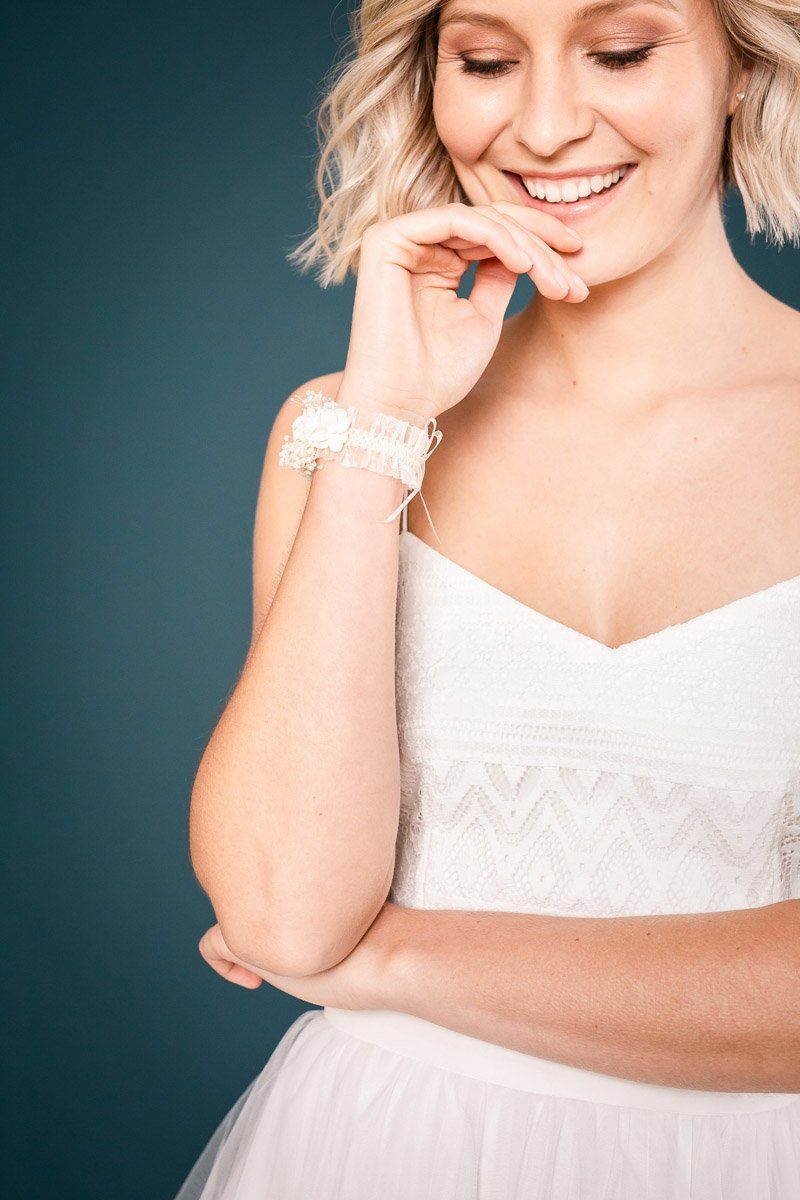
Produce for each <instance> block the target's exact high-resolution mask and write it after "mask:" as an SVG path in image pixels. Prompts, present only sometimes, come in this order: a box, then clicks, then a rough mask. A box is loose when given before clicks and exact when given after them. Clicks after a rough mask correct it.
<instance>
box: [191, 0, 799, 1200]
mask: <svg viewBox="0 0 800 1200" xmlns="http://www.w3.org/2000/svg"><path fill="white" fill-rule="evenodd" d="M353 34H354V39H353V40H354V47H353V53H352V55H350V56H349V58H347V59H345V60H344V61H343V63H342V64H341V66H340V67H339V68H337V72H336V77H335V79H334V80H332V82H331V87H330V89H329V91H328V94H327V96H326V98H325V100H324V102H323V104H322V107H321V109H320V113H319V116H320V125H321V129H322V130H323V134H324V137H323V145H322V155H321V158H320V162H319V171H318V175H317V185H318V189H319V192H320V196H321V200H322V204H321V209H320V213H319V219H318V222H317V224H316V227H315V229H314V231H313V233H312V234H311V235H309V237H308V238H307V239H306V240H305V242H303V243H302V245H301V246H300V247H298V249H297V250H296V251H295V252H294V253H293V256H292V257H293V261H295V262H296V263H298V264H299V265H301V266H303V267H306V268H308V267H311V266H314V265H316V266H318V267H319V275H318V278H319V281H320V283H321V284H322V285H324V286H327V285H328V284H330V283H335V282H340V281H341V280H343V279H344V278H345V277H346V275H347V272H348V270H353V272H354V273H355V274H356V276H357V284H356V296H355V305H354V312H353V321H352V328H351V333H350V342H349V347H348V352H347V357H346V362H345V367H344V370H343V371H342V372H338V373H335V374H332V375H329V376H324V377H321V378H316V379H313V380H309V381H307V383H306V384H304V385H301V387H300V388H298V390H297V393H295V394H293V395H292V396H291V397H289V398H287V400H286V402H285V403H284V404H283V406H282V407H281V409H280V412H279V413H278V416H277V418H276V421H275V424H274V427H273V430H272V433H271V436H270V438H269V443H268V446H267V451H266V461H265V468H264V475H263V480H262V486H261V492H260V495H259V501H258V507H257V516H256V530H255V566H254V580H255V583H254V620H253V637H252V644H251V647H250V651H249V654H248V656H247V660H246V663H245V665H244V668H243V671H242V673H241V677H240V679H239V680H238V682H237V685H236V688H235V690H234V691H233V694H232V695H231V698H230V701H229V703H228V705H227V708H226V710H225V712H224V714H223V716H222V719H221V720H220V722H219V725H218V727H217V728H216V730H215V732H214V735H213V737H212V739H211V741H210V743H209V746H208V748H207V750H206V752H205V755H204V757H203V760H202V762H201V765H200V769H199V772H198V776H197V780H196V783H195V787H194V791H193V796H192V814H191V846H192V858H193V863H194V867H195V870H196V873H197V876H198V879H199V880H200V882H201V884H202V885H203V887H204V888H205V889H206V891H207V892H208V895H209V897H210V899H211V901H212V903H213V906H214V910H215V914H216V916H217V918H218V924H217V925H215V926H213V927H212V928H211V929H210V930H209V931H208V932H207V933H206V934H205V935H204V937H203V939H202V940H201V943H200V950H201V953H202V954H203V956H204V957H205V958H206V959H207V961H208V962H209V963H210V964H211V965H212V966H213V967H214V968H215V969H216V970H218V971H219V972H221V973H222V974H223V975H225V976H226V977H227V978H229V979H230V980H231V981H232V982H234V983H238V984H241V985H242V986H245V987H255V986H258V985H259V984H260V983H261V982H262V980H266V981H268V982H269V983H270V984H271V985H273V986H274V987H277V988H279V989H281V990H283V991H285V992H287V993H289V994H291V995H293V996H296V997H299V998H300V999H302V1000H304V1001H306V1002H308V1003H310V1004H312V1005H317V1006H320V1007H317V1008H311V1009H309V1011H307V1012H304V1013H303V1014H302V1015H301V1016H300V1017H299V1018H298V1019H297V1020H296V1021H295V1022H294V1023H293V1025H292V1026H291V1028H290V1029H289V1030H288V1031H287V1032H286V1034H285V1035H284V1037H283V1038H282V1040H281V1041H280V1043H279V1045H278V1046H277V1048H276V1049H275V1051H274V1053H273V1055H272V1057H271V1058H270V1060H269V1061H268V1063H267V1064H266V1066H265V1067H264V1070H263V1071H262V1073H261V1074H260V1075H259V1076H258V1077H257V1078H256V1079H254V1080H253V1082H252V1083H251V1085H250V1086H249V1087H248V1089H247V1090H246V1092H245V1093H244V1094H243V1095H242V1096H241V1098H240V1099H239V1101H238V1102H237V1104H236V1105H235V1106H234V1108H233V1109H232V1110H231V1111H230V1112H229V1113H228V1114H227V1116H226V1117H225V1118H224V1120H223V1121H222V1123H221V1124H220V1126H219V1128H218V1129H217V1131H216V1133H214V1134H213V1136H212V1137H211V1140H210V1141H209V1142H208V1144H207V1146H206V1148H205V1150H204V1151H203V1152H202V1154H201V1155H200V1157H199V1159H198V1160H197V1162H196V1164H195V1166H194V1167H193V1169H192V1171H191V1173H190V1175H189V1177H188V1178H187V1179H186V1182H185V1183H184V1185H183V1187H182V1189H181V1191H180V1193H179V1197H180V1200H233V1198H234V1197H235V1198H236V1200H256V1198H258V1200H266V1198H270V1200H311V1198H312V1197H313V1200H333V1198H334V1197H335V1198H336V1200H423V1198H428V1200H479V1198H481V1200H488V1198H491V1200H568V1198H569V1200H573V1198H577V1197H579V1196H580V1197H583V1198H584V1200H601V1198H602V1200H645V1198H646V1200H679V1198H680V1200H688V1198H692V1200H797V1198H798V1196H800V315H798V313H797V312H796V311H794V310H793V309H792V308H790V307H788V306H787V305H785V304H782V303H780V302H779V301H778V300H777V299H775V298H774V297H772V296H771V295H769V294H768V293H767V292H766V291H764V290H763V289H762V288H760V287H759V286H758V285H757V284H756V283H754V282H753V281H752V280H751V279H750V278H748V276H747V275H746V274H745V272H744V271H743V270H742V269H741V268H740V267H739V265H738V264H737V262H736V260H735V258H734V256H733V254H732V252H731V248H730V246H729V244H728V241H727V238H726V235H725V228H724V223H723V210H722V206H721V201H722V197H723V189H724V187H725V185H727V184H732V185H735V186H736V187H737V188H738V189H739V191H740V193H741V196H742V199H743V202H744V208H745V211H746V216H747V221H748V227H749V229H750V231H751V232H757V231H764V232H766V233H767V235H768V236H769V238H770V239H771V240H772V241H773V242H774V243H776V244H778V243H781V242H783V241H785V240H786V238H787V237H788V238H790V239H791V240H792V241H794V242H797V241H798V239H799V238H800V9H799V8H798V6H797V3H796V2H793V3H788V4H787V3H783V2H782V0H647V2H641V0H640V2H637V3H631V2H630V0H613V2H612V3H600V4H597V3H590V4H588V5H587V6H585V7H581V8H580V9H579V8H578V7H577V5H576V3H575V0H539V2H537V3H535V4H534V3H531V2H530V0H446V2H445V3H444V4H441V5H439V4H434V3H431V2H430V0H365V2H364V3H363V4H362V5H361V8H360V10H359V12H358V15H357V18H354V25H353ZM472 263H475V264H477V265H476V269H475V277H474V283H473V284H472V287H471V290H469V293H468V294H466V295H464V296H459V295H458V294H457V291H458V288H459V285H460V283H461V281H462V278H463V275H464V272H465V271H466V269H467V268H468V267H469V265H470V264H472ZM523 273H527V274H528V275H529V276H530V278H531V279H532V280H533V282H534V283H535V285H536V290H535V293H534V295H533V298H532V300H531V302H530V303H529V304H528V306H527V307H526V308H524V309H523V310H522V311H521V312H519V313H518V314H517V315H516V316H514V317H513V318H510V319H506V318H505V313H506V310H507V307H508V303H509V300H510V298H511V295H512V292H513V290H514V287H515V283H516V281H517V278H518V276H519V275H520V274H523ZM562 276H563V279H562ZM309 389H310V390H311V392H312V393H321V394H322V395H323V396H324V397H329V398H330V399H332V400H337V401H338V404H340V405H342V406H343V407H345V408H347V407H350V406H352V407H354V408H356V409H357V410H360V411H361V412H362V413H364V414H366V415H367V416H368V417H369V416H371V415H374V414H376V413H383V414H388V415H389V416H394V417H395V418H397V419H398V420H403V421H407V422H408V423H409V424H416V425H417V426H418V427H419V428H428V426H427V425H426V422H428V421H429V418H431V417H435V418H437V421H438V429H439V430H441V432H442V439H441V444H440V446H439V447H438V448H437V449H436V451H435V453H433V454H432V455H431V456H430V458H429V460H428V461H427V465H426V468H425V487H424V492H425V501H426V503H427V509H428V511H429V514H430V516H431V517H432V518H433V522H432V523H429V520H428V513H426V511H425V509H424V507H423V504H422V497H421V495H415V496H414V498H413V500H412V501H411V503H410V504H409V505H408V506H407V507H406V508H404V509H403V510H402V512H401V515H400V517H399V519H398V518H397V517H395V518H393V519H392V520H391V521H388V522H387V521H386V520H385V517H386V516H387V514H389V513H391V511H392V509H393V508H396V507H397V506H398V502H399V501H400V500H401V499H402V497H403V494H404V488H403V486H402V485H401V483H400V482H399V481H398V480H397V479H395V478H391V477H389V476H386V475H381V474H380V473H377V472H376V471H372V470H359V469H353V468H352V467H350V466H346V465H344V464H343V463H341V462H335V461H330V462H326V463H325V464H324V469H323V470H321V471H319V470H314V471H312V473H311V475H310V478H309V477H304V476H303V475H302V474H301V473H300V472H298V471H292V470H285V469H284V470H281V469H280V468H281V466H282V465H283V466H285V465H286V464H285V463H282V462H280V461H279V454H280V451H281V447H282V446H283V445H284V439H285V438H288V437H289V436H290V434H291V432H292V422H293V420H294V418H295V417H296V416H297V414H298V411H299V410H298V407H297V402H298V396H301V395H304V394H306V391H307V390H309ZM434 424H436V422H434ZM406 498H408V496H407V497H406Z"/></svg>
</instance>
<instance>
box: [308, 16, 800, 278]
mask: <svg viewBox="0 0 800 1200" xmlns="http://www.w3.org/2000/svg"><path fill="white" fill-rule="evenodd" d="M711 4H712V5H713V7H714V12H715V14H716V18H717V20H718V22H719V24H720V26H721V28H722V29H723V30H724V32H725V33H726V35H727V43H728V48H729V61H730V63H731V67H732V68H733V67H734V66H739V65H747V66H749V67H752V75H751V76H750V79H749V82H748V84H747V96H746V99H745V101H744V102H743V103H742V104H740V105H739V106H738V107H737V108H736V110H735V111H734V113H733V114H732V115H730V116H728V118H727V119H726V123H725V136H724V142H723V151H722V159H721V163H720V174H719V198H720V204H722V201H723V199H724V195H725V188H726V187H727V186H728V185H729V184H732V185H734V186H735V187H737V188H738V190H739V192H740V194H741V196H742V200H743V204H744V209H745V214H746V220H747V229H748V231H749V233H750V235H751V238H752V237H753V236H754V235H755V234H756V233H760V232H764V231H766V235H767V239H768V241H772V242H773V243H775V244H782V243H783V241H784V240H785V239H786V238H787V237H788V238H790V239H791V240H792V241H793V242H800V0H711ZM440 8H441V4H440V3H439V0H362V3H361V5H360V7H359V9H358V10H357V11H355V12H351V13H349V14H348V23H349V29H350V36H349V39H348V42H349V45H347V47H346V50H345V53H344V55H343V57H342V58H341V60H340V61H338V62H335V63H334V65H333V66H332V67H331V69H330V70H329V71H328V73H327V75H326V78H325V80H324V81H323V85H322V100H321V101H320V102H319V103H318V105H317V107H316V125H317V129H316V133H317V140H318V143H319V149H320V155H319V159H318V162H317V168H316V173H315V179H314V182H315V186H316V192H317V196H318V198H319V201H320V208H319V213H318V216H317V222H316V226H315V227H314V228H313V229H312V231H311V232H310V233H308V234H307V235H306V236H305V237H304V238H303V240H302V241H301V242H300V244H299V245H298V246H296V247H295V248H294V249H293V250H291V251H290V252H289V254H287V256H286V257H287V261H288V262H290V263H291V264H292V265H295V266H297V267H298V268H299V269H300V270H301V271H306V270H309V269H310V268H312V267H314V266H317V265H318V264H321V267H320V270H319V271H318V272H317V274H316V279H317V282H318V283H319V284H320V286H321V287H328V286H329V284H331V283H342V282H343V281H344V280H345V278H346V277H347V273H348V271H350V270H352V271H353V274H356V273H357V267H358V256H359V249H360V244H361V238H362V235H363V233H364V230H365V229H366V228H367V227H368V226H369V225H371V224H373V223H374V222H375V221H382V220H386V219H388V218H390V217H396V216H400V215H401V214H402V213H406V212H412V211H414V210H415V209H418V208H431V207H434V206H437V205H442V204H448V203H451V202H453V201H458V202H461V203H464V204H468V203H469V200H468V197H467V196H466V195H465V194H464V191H463V189H462V187H461V184H460V183H459V180H458V178H457V176H456V173H455V170H454V168H453V164H452V160H451V159H450V156H449V154H448V153H447V151H446V150H445V148H444V146H443V145H442V143H441V141H440V140H439V136H438V134H437V131H436V126H435V124H434V120H433V81H434V77H435V71H436V60H437V47H438V20H439V10H440Z"/></svg>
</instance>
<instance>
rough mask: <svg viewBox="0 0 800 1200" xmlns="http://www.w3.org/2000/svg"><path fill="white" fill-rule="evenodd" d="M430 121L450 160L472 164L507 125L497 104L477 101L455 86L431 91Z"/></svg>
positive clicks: (504, 116) (490, 100) (488, 100)
mask: <svg viewBox="0 0 800 1200" xmlns="http://www.w3.org/2000/svg"><path fill="white" fill-rule="evenodd" d="M433 120H434V123H435V125H436V129H437V132H438V134H439V139H440V141H441V142H442V144H443V145H444V147H445V149H446V150H447V152H448V154H449V155H450V157H451V158H453V159H454V160H456V161H458V162H463V163H474V162H477V161H478V159H479V158H480V157H481V156H482V155H483V154H484V153H485V152H486V150H487V149H488V148H489V147H490V146H491V144H492V142H493V141H494V139H495V138H496V137H497V136H498V135H499V134H500V133H501V132H502V130H503V128H504V126H505V125H506V124H507V122H508V114H507V113H505V111H504V110H503V111H502V112H501V111H500V105H499V101H498V100H497V99H494V100H492V99H491V98H490V97H488V96H484V97H482V98H481V99H476V97H475V96H474V94H472V95H467V94H465V90H464V88H462V87H458V86H457V85H455V84H454V83H453V84H451V83H448V84H442V85H441V86H439V85H437V87H435V88H434V92H433Z"/></svg>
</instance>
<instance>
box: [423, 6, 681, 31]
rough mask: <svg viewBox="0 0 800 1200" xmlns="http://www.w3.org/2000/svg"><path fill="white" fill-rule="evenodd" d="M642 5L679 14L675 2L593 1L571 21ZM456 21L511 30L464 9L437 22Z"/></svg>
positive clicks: (506, 23)
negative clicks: (650, 5) (651, 5)
mask: <svg viewBox="0 0 800 1200" xmlns="http://www.w3.org/2000/svg"><path fill="white" fill-rule="evenodd" d="M644 4H653V5H656V7H658V8H667V9H671V10H672V11H673V12H680V6H679V4H678V3H676V0H595V2H594V3H592V4H584V5H582V6H581V7H580V8H577V9H576V10H575V11H574V12H573V14H572V19H573V21H576V22H580V21H588V20H589V19H590V18H591V17H599V16H603V15H605V14H606V13H615V12H618V11H619V10H620V9H623V8H634V7H636V6H638V5H644ZM456 21H459V22H461V23H462V24H467V25H478V26H480V27H482V28H484V29H513V25H512V24H511V22H510V21H504V20H503V18H502V17H497V16H495V15H494V14H493V13H485V12H478V11H477V10H474V9H466V8H453V9H451V10H450V11H449V12H446V13H445V15H444V16H443V18H442V19H441V20H440V22H439V28H440V29H442V28H444V26H445V25H450V24H451V23H455V22H456Z"/></svg>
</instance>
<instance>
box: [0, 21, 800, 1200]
mask: <svg viewBox="0 0 800 1200" xmlns="http://www.w3.org/2000/svg"><path fill="white" fill-rule="evenodd" d="M4 7H5V18H6V19H5V21H4V28H5V33H6V36H5V37H4V48H3V50H2V52H1V53H2V55H3V59H4V61H3V63H2V66H3V71H2V85H1V86H2V91H3V94H4V99H5V101H6V114H5V118H4V120H3V122H2V124H0V136H1V137H2V139H3V162H4V164H6V166H7V167H10V175H9V176H8V178H9V180H10V186H8V187H7V190H5V195H6V206H5V209H4V216H5V219H4V220H3V235H4V237H5V239H6V251H5V254H4V256H3V261H4V266H5V270H4V277H5V280H4V281H5V287H4V303H3V313H4V318H5V327H6V328H5V337H4V339H3V341H4V354H3V365H4V389H3V394H4V401H5V403H4V406H3V407H4V411H5V420H6V436H5V438H4V445H5V448H6V454H7V461H6V466H5V470H4V479H5V482H6V485H7V496H6V503H5V510H4V511H5V515H6V517H7V527H8V532H9V539H8V541H9V547H10V550H11V554H10V558H11V564H12V570H11V572H10V577H9V586H8V587H7V589H6V600H7V605H8V609H7V611H8V618H7V620H6V621H5V623H4V630H5V632H6V634H7V653H6V658H7V661H8V664H9V669H8V670H7V672H6V678H7V701H8V703H7V711H8V712H9V715H10V720H9V721H7V722H6V730H7V735H6V740H5V746H6V763H7V766H6V770H5V780H6V789H5V791H6V796H7V808H6V821H5V826H6V837H5V847H6V851H7V870H6V872H5V879H6V883H7V889H8V892H7V898H6V901H5V904H4V914H5V916H6V921H5V933H6V950H7V953H6V954H5V956H4V967H5V982H6V985H7V991H8V995H9V997H10V998H9V1002H8V1003H7V1005H6V1011H7V1013H8V1018H7V1020H6V1022H5V1023H4V1024H5V1034H6V1041H7V1062H8V1075H7V1079H8V1080H9V1081H10V1088H9V1089H8V1092H9V1098H10V1100H11V1104H10V1106H9V1107H10V1114H9V1116H8V1117H7V1118H6V1122H5V1129H6V1133H7V1135H8V1137H9V1146H8V1149H7V1152H6V1155H5V1158H4V1172H5V1180H4V1182H5V1184H6V1187H7V1189H8V1191H7V1194H8V1195H9V1196H13V1197H15V1198H17V1197H18V1198H19V1200H23V1198H24V1200H40V1198H41V1200H45V1198H47V1200H55V1198H56V1197H57V1198H58V1200H171V1197H172V1196H173V1195H174V1192H175V1191H176V1190H177V1188H178V1185H179V1184H180V1183H181V1181H182V1180H183V1178H184V1176H185V1174H186V1173H187V1172H188V1170H189V1168H190V1166H191V1165H192V1163H193V1162H194V1160H195V1158H196V1157H197V1155H198V1154H199V1153H200V1151H201V1150H202V1148H203V1146H204V1144H205V1142H206V1140H207V1138H208V1137H209V1136H210V1135H211V1133H212V1131H213V1129H214V1127H215V1126H216V1124H217V1123H218V1121H219V1120H220V1119H221V1118H222V1117H223V1115H224V1114H225V1112H226V1111H227V1109H228V1108H229V1107H230V1105H231V1104H233V1102H234V1101H235V1100H236V1098H237V1097H238V1096H239V1095H240V1093H241V1092H242V1091H243V1090H244V1088H245V1087H246V1085H247V1084H248V1083H249V1082H250V1080H251V1079H252V1078H253V1076H254V1075H255V1074H257V1073H258V1072H259V1071H260V1070H261V1068H262V1067H263V1065H264V1063H265V1061H266V1059H267V1058H268V1056H269V1055H270V1053H271V1051H272V1049H273V1048H274V1046H275V1044H276V1043H277V1041H278V1039H279V1037H280V1036H281V1034H282V1033H283V1031H284V1030H285V1029H286V1028H287V1026H288V1025H289V1024H290V1023H291V1021H292V1020H293V1019H294V1018H295V1017H296V1016H297V1015H298V1013H300V1012H301V1011H303V1010H304V1009H306V1008H308V1007H309V1006H308V1005H306V1004H303V1003H301V1002H300V1001H297V1000H295V999H294V998H291V997H288V996H285V995H284V994H283V993H281V992H278V991H276V990H275V989H272V988H270V987H268V986H267V985H266V984H265V985H263V986H262V987H261V988H260V989H258V990H257V991H255V992H250V991H246V990H244V989H241V988H237V987H234V986H232V985H231V984H227V983H225V982H224V981H223V980H222V979H221V978H220V977H219V976H217V975H216V974H214V973H213V972H212V971H211V970H210V968H209V967H207V966H206V964H205V963H204V962H203V960H202V959H201V958H200V956H199V954H198V952H197V941H198V939H199V937H200V935H201V934H202V932H203V931H204V930H205V929H206V927H207V926H208V925H209V924H210V923H211V922H212V921H213V914H212V910H211V908H210V906H209V904H208V901H207V899H206V897H205V895H204V894H203V892H202V891H201V889H200V887H199V885H198V884H197V883H196V881H195V879H194V876H193V874H192V871H191V867H190V864H189V854H188V807H189V795H190V790H191V784H192V780H193V778H194V774H195V771H196V768H197V764H198V762H199V759H200V756H201V754H202V751H203V749H204V747H205V744H206V742H207V739H208V737H209V736H210V733H211V731H212V729H213V727H214V725H215V724H216V721H217V719H218V717H219V714H220V712H221V711H222V708H223V707H224V704H225V702H226V700H227V696H228V695H229V692H230V689H231V688H232V687H233V685H234V683H235V680H236V677H237V674H238V672H239V670H240V668H241V665H242V662H243V659H244V655H245V653H246V650H247V645H248V639H249V627H250V619H251V609H250V604H251V598H250V588H251V575H250V572H251V538H252V523H253V514H254V508H255V499H256V492H257V487H258V480H259V475H260V471H261V465H262V460H263V456H264V449H265V445H266V439H267V436H268V434H269V430H270V426H271V424H272V420H273V418H274V415H275V413H276V411H277V409H278V407H279V406H280V404H281V403H282V401H283V400H284V399H285V398H286V396H287V395H288V394H289V393H290V392H291V391H292V390H293V389H294V388H296V387H297V386H299V385H300V384H301V383H302V382H304V381H305V380H306V379H309V378H311V377H312V376H314V375H317V374H320V373H323V372H327V371H334V370H338V369H341V367H343V365H344V361H345V356H346V352H347V338H348V334H349V325H350V314H351V310H352V299H353V286H354V281H353V280H352V279H350V280H348V282H347V284H345V285H343V286H342V287H339V288H331V289H329V290H328V291H327V292H326V291H323V290H322V289H321V288H319V287H318V285H317V284H316V283H315V282H314V280H313V278H312V277H310V276H301V275H300V274H298V273H297V272H296V271H294V270H293V269H292V268H291V267H290V266H289V265H288V264H287V263H286V261H285V258H284V255H285V253H286V252H287V251H288V250H289V249H290V248H291V247H292V246H293V245H295V244H296V242H297V241H298V240H299V238H300V237H301V236H302V234H303V233H304V232H305V231H306V230H307V228H308V227H309V225H310V223H311V221H312V219H313V215H314V210H313V191H312V173H313V167H314V159H315V152H316V141H315V136H314V129H313V120H312V118H311V116H310V114H311V110H312V107H313V104H314V101H315V98H316V97H317V93H318V89H319V87H320V84H321V81H322V79H323V76H324V73H325V71H326V70H327V69H328V68H329V66H330V65H331V63H332V61H333V59H334V56H335V54H336V51H337V46H338V45H339V44H340V43H341V41H342V39H344V38H345V36H346V34H347V28H348V26H347V8H346V6H345V5H344V4H340V5H336V6H334V5H333V4H331V3H330V2H329V0H305V2H304V3H303V4H300V5H290V6H285V5H277V4H276V5H273V6H271V5H269V4H267V3H263V2H262V3H255V2H252V0H250V2H246V0H224V2H223V0H218V2H216V3H214V2H212V0H194V2H192V3H189V2H187V0H183V2H177V3H171V4H170V3H164V0H158V2H156V0H129V2H127V3H126V2H122V0H118V2H116V3H115V2H113V0H112V2H106V3H103V4H100V3H97V2H96V0H82V2H81V3H68V2H64V0H61V2H59V3H41V2H39V0H24V2H18V3H13V4H7V5H5V6H4ZM726 220H727V224H728V228H729V231H730V236H731V240H732V242H733V245H734V249H735V251H736V254H737V257H738V258H739V260H740V262H741V263H742V265H743V266H744V267H745V269H746V270H747V271H748V272H749V274H750V275H751V276H753V278H755V279H757V280H758V282H759V283H761V285H762V286H763V287H765V288H767V289H768V290H769V291H771V292H772V293H773V294H774V295H776V296H779V297H780V298H781V299H782V300H784V301H785V302H787V303H789V304H792V305H793V306H794V307H795V308H800V273H799V272H798V265H800V253H798V251H797V250H796V249H794V248H792V247H791V246H786V247H784V248H783V249H781V250H778V249H777V248H775V247H770V246H767V245H766V243H765V241H764V240H763V239H761V238H759V239H757V241H756V242H755V243H754V244H753V243H751V241H750V239H749V237H748V235H747V234H746V231H745V229H744V221H743V213H742V209H741V206H740V202H739V199H738V197H737V196H736V195H735V193H731V194H730V195H729V198H728V201H727V205H726ZM471 280H472V272H470V273H469V276H468V278H467V280H466V288H468V287H469V286H470V285H471ZM531 291H532V285H531V284H530V281H528V280H527V279H522V280H521V281H520V283H519V285H518V288H517V291H516V293H515V296H514V300H513V301H512V305H511V308H510V309H509V313H511V312H514V311H516V310H517V309H518V308H520V307H521V306H522V305H523V304H524V303H526V302H527V300H528V299H529V297H530V294H531ZM462 294H463V291H462ZM275 1200H278V1198H277V1197H276V1198H275Z"/></svg>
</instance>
